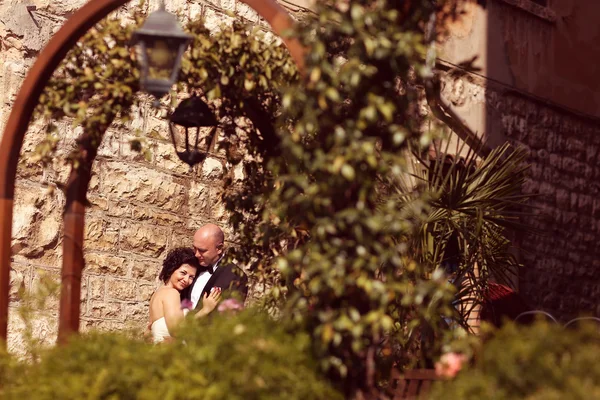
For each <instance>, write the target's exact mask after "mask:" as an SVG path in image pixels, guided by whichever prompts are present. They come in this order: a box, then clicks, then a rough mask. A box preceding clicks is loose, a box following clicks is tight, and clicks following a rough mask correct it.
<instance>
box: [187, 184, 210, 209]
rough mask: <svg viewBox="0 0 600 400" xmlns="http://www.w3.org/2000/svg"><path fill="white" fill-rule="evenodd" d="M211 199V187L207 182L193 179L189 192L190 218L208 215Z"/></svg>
mask: <svg viewBox="0 0 600 400" xmlns="http://www.w3.org/2000/svg"><path fill="white" fill-rule="evenodd" d="M211 201H212V202H214V201H215V200H214V199H213V198H211V192H210V188H209V187H208V186H206V185H205V184H202V183H198V182H194V181H192V182H191V183H190V189H189V193H188V213H189V217H190V218H202V217H207V216H208V212H209V210H208V209H209V206H210V205H211Z"/></svg>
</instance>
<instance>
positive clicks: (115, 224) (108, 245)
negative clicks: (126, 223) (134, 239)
mask: <svg viewBox="0 0 600 400" xmlns="http://www.w3.org/2000/svg"><path fill="white" fill-rule="evenodd" d="M118 244H119V221H112V220H108V219H103V218H98V217H95V216H90V218H89V219H88V220H87V221H86V225H85V242H84V249H85V251H88V250H101V251H114V252H116V251H117V249H118Z"/></svg>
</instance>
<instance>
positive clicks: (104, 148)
mask: <svg viewBox="0 0 600 400" xmlns="http://www.w3.org/2000/svg"><path fill="white" fill-rule="evenodd" d="M120 153H121V133H120V132H119V131H117V130H115V129H114V128H109V129H108V130H107V131H106V133H105V134H104V138H103V139H102V143H101V144H100V147H99V148H98V156H99V157H105V158H115V157H118V156H119V154H120Z"/></svg>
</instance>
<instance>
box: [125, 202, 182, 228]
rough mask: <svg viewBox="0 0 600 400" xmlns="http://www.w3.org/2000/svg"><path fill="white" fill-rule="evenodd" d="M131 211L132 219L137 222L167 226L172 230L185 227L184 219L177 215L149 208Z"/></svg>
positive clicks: (137, 208)
mask: <svg viewBox="0 0 600 400" xmlns="http://www.w3.org/2000/svg"><path fill="white" fill-rule="evenodd" d="M132 211H133V219H134V220H136V221H139V222H148V223H151V224H156V225H162V226H168V227H172V228H173V227H183V226H185V221H186V218H184V217H182V216H179V215H177V214H173V213H169V212H166V211H161V210H159V209H153V208H149V207H147V208H142V207H134V208H133V210H132Z"/></svg>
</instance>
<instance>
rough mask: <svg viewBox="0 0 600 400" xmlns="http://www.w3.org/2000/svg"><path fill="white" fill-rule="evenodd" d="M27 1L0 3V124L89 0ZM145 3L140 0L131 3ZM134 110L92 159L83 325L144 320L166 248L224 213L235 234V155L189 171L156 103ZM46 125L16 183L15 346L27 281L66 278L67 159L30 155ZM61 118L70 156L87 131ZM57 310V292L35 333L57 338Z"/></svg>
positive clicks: (219, 17) (212, 22)
mask: <svg viewBox="0 0 600 400" xmlns="http://www.w3.org/2000/svg"><path fill="white" fill-rule="evenodd" d="M23 3H24V2H21V1H14V0H9V1H4V2H1V3H0V46H1V47H0V88H1V89H0V132H2V131H3V130H4V127H5V124H6V120H7V118H8V115H9V113H10V110H11V104H12V103H13V102H14V99H15V96H16V94H17V92H18V89H19V87H20V84H21V82H22V81H23V79H24V76H25V73H26V71H27V70H28V68H30V67H31V65H32V64H33V62H34V61H35V57H36V56H37V54H38V52H39V50H41V48H42V47H43V45H44V43H45V42H46V41H47V40H48V39H49V38H50V37H51V35H52V33H54V32H56V30H57V29H58V28H59V27H60V26H61V24H62V23H63V22H64V21H65V20H66V18H68V16H69V15H70V14H72V13H73V12H74V11H75V10H76V9H77V8H79V7H80V6H81V5H83V4H84V3H85V1H84V0H54V1H48V0H40V1H34V2H33V4H35V5H36V6H37V10H35V11H34V12H29V11H27V9H26V7H25V5H24V4H23ZM137 3H138V2H134V1H132V2H131V4H129V5H128V6H127V7H134V6H137ZM149 3H150V4H149V5H148V6H147V7H148V8H149V10H153V9H155V8H156V6H157V4H158V1H156V0H151V1H150V2H149ZM166 3H167V9H168V10H170V11H174V12H177V13H178V14H179V15H182V16H183V18H185V17H186V16H187V18H195V17H197V16H199V15H203V16H204V18H205V20H206V23H207V26H208V27H210V28H217V27H218V26H219V25H220V24H221V23H227V22H228V21H231V17H229V16H227V15H226V14H225V12H226V11H227V12H234V13H237V15H239V16H240V17H242V18H245V19H246V20H249V21H251V22H256V23H261V24H262V23H263V22H261V21H259V19H258V16H257V14H256V13H255V12H254V11H253V10H251V9H249V8H248V7H247V6H246V5H244V4H243V3H241V2H239V1H236V0H204V1H203V0H194V1H187V0H171V1H168V0H167V1H166ZM127 7H124V8H123V9H120V10H119V11H117V13H118V15H119V16H120V17H122V18H123V20H124V21H126V20H127V18H129V14H128V10H127ZM182 22H184V21H182ZM135 114H136V115H137V117H136V118H135V119H134V120H133V121H132V122H131V123H129V124H127V125H116V124H115V125H114V126H113V127H111V129H110V130H109V131H108V132H107V134H106V137H105V140H104V142H103V144H102V146H101V149H100V151H99V155H98V158H97V160H96V162H95V165H94V169H93V171H94V172H93V173H94V176H93V179H92V182H91V184H90V190H89V200H90V202H91V207H90V208H89V209H88V211H87V214H86V237H85V249H84V253H85V259H86V265H87V266H86V269H85V272H84V275H83V279H82V298H81V329H82V330H84V331H85V330H87V329H91V328H95V329H100V330H121V329H127V328H134V329H139V328H141V327H144V326H145V324H146V323H147V319H148V300H149V299H150V296H151V295H152V293H153V291H154V290H155V289H156V287H157V286H158V283H157V280H156V277H157V275H158V272H159V270H160V267H161V262H162V260H163V258H164V256H165V255H166V252H167V251H168V250H169V249H171V248H173V247H176V246H182V245H190V244H191V238H192V235H193V232H194V230H195V229H197V228H198V227H199V226H200V225H202V224H204V223H207V222H215V223H218V224H220V225H221V226H223V227H224V230H225V231H226V235H227V234H228V233H229V232H228V230H229V229H228V227H227V226H226V216H225V214H224V209H223V207H222V206H221V205H220V204H219V202H218V200H219V189H220V187H221V181H222V179H223V174H224V171H225V168H224V167H225V162H226V160H225V159H224V158H223V157H222V155H221V154H213V155H212V156H211V157H209V158H207V159H206V160H205V162H204V164H203V165H202V166H200V167H199V168H197V169H196V170H194V171H190V169H189V167H188V166H187V165H185V164H183V163H181V162H180V161H179V160H178V159H177V156H176V155H175V154H174V151H173V148H172V145H171V143H170V141H169V138H168V131H167V129H168V128H167V125H166V123H165V122H164V120H163V119H162V117H163V116H162V115H157V114H156V111H155V110H154V109H152V108H151V107H150V106H149V105H148V106H146V107H143V108H142V109H140V110H137V112H136V113H135ZM44 128H45V127H44V126H43V125H42V124H40V123H35V124H32V126H31V127H30V129H29V132H28V133H27V135H26V139H25V144H24V147H23V151H22V163H21V165H20V168H19V171H18V179H17V184H16V186H17V189H16V198H15V210H14V227H13V263H12V268H13V270H12V272H11V306H10V315H9V343H8V347H9V350H10V351H16V352H19V351H21V350H22V349H23V338H22V329H23V322H22V321H20V319H19V317H18V316H17V313H16V310H17V307H18V306H19V304H20V301H21V299H20V297H19V294H18V290H19V288H25V289H26V290H31V289H32V288H35V287H36V285H37V284H38V283H39V280H40V279H39V277H40V275H41V274H44V273H49V274H51V275H53V276H56V277H57V278H58V277H59V276H60V267H61V262H62V255H61V252H62V218H61V213H62V210H63V207H64V203H65V198H64V194H63V193H62V191H61V190H59V189H55V185H54V183H55V182H61V183H64V182H66V178H67V175H68V169H67V168H65V167H64V166H63V165H62V164H60V163H56V165H54V166H51V167H48V168H42V167H41V166H39V165H37V164H36V163H33V162H31V161H30V160H28V157H27V156H28V154H30V153H31V152H32V151H33V149H34V148H35V145H36V144H37V143H39V142H40V141H41V140H42V139H43V138H44V136H45V132H44ZM58 128H59V133H60V135H61V146H60V149H59V151H58V154H59V155H60V156H64V155H65V154H67V153H68V151H69V149H70V148H71V146H72V145H73V143H74V140H75V138H76V137H77V136H78V135H79V134H80V132H79V131H78V130H77V128H75V129H74V128H73V127H71V126H70V124H69V123H67V122H65V123H60V124H59V125H58ZM136 130H139V132H140V134H141V136H142V137H144V138H146V139H145V140H146V146H148V147H149V149H150V150H151V157H150V159H146V158H145V157H144V156H142V155H140V154H139V153H136V152H133V151H131V149H130V145H129V142H130V140H131V139H132V138H134V137H135V132H136ZM151 132H152V133H153V134H152V135H148V134H149V133H151ZM239 167H240V168H238V169H236V170H234V171H233V172H232V173H233V174H234V175H235V178H236V179H242V178H243V175H242V172H241V165H240V166H239ZM228 237H231V235H228ZM57 314H58V302H57V300H56V299H51V300H50V301H49V303H48V307H47V309H46V310H42V311H41V312H40V313H39V315H38V316H37V317H36V319H35V321H34V331H35V335H36V336H38V337H39V338H41V339H42V340H43V341H45V342H47V343H53V342H54V341H55V339H56V331H57Z"/></svg>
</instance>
